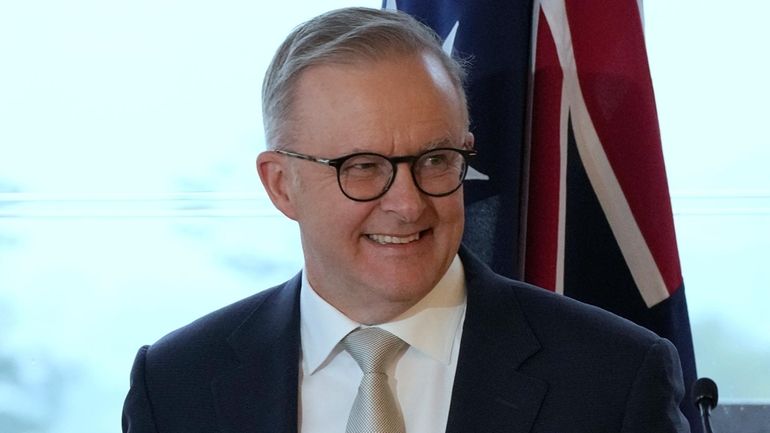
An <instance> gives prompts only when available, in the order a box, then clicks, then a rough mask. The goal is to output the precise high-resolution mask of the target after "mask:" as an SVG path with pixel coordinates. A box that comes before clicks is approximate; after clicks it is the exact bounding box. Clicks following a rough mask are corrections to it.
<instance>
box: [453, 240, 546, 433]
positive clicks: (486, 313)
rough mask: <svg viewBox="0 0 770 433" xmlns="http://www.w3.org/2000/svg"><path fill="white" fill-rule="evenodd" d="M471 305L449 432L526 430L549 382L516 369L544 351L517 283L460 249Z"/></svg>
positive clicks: (464, 330) (463, 341) (534, 416)
mask: <svg viewBox="0 0 770 433" xmlns="http://www.w3.org/2000/svg"><path fill="white" fill-rule="evenodd" d="M461 257H462V260H463V265H464V267H465V273H466V280H467V288H468V306H467V311H466V316H465V323H464V325H463V336H462V343H461V346H460V354H459V359H458V364H457V372H456V374H455V383H454V387H453V391H452V402H451V406H450V410H449V419H448V423H447V430H446V431H447V433H465V432H476V431H482V432H502V431H505V432H511V433H526V432H529V431H530V430H531V428H532V424H533V423H534V420H535V418H536V416H537V412H538V410H539V408H540V404H541V403H542V400H543V398H544V396H545V392H546V389H547V385H546V383H545V382H543V381H541V380H540V379H537V378H533V377H530V376H527V375H525V374H523V373H521V372H519V371H518V369H519V367H520V366H521V364H522V363H523V362H524V361H525V360H527V359H528V358H529V357H531V356H532V355H534V354H535V353H536V352H537V351H538V350H540V344H539V342H538V341H537V338H536V337H535V335H534V334H533V333H532V330H531V329H530V327H529V325H528V324H527V323H526V321H525V320H524V316H523V314H522V311H521V307H520V306H519V304H518V302H517V301H516V297H515V295H514V293H513V290H514V289H513V288H512V287H510V284H509V283H507V281H506V280H502V279H500V278H499V277H498V276H496V275H495V274H493V273H492V271H491V270H489V268H487V267H486V265H484V264H482V263H481V262H479V261H478V259H477V258H475V257H473V256H472V255H471V254H469V253H468V252H467V251H465V250H461Z"/></svg>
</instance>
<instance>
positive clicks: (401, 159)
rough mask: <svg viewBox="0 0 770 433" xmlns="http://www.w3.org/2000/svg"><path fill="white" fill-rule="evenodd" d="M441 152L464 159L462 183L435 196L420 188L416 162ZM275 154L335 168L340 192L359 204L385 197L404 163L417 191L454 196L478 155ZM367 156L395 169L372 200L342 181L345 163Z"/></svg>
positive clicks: (461, 151)
mask: <svg viewBox="0 0 770 433" xmlns="http://www.w3.org/2000/svg"><path fill="white" fill-rule="evenodd" d="M440 150H451V151H454V152H457V153H459V154H460V155H461V156H462V157H463V171H462V173H461V176H460V182H458V183H457V186H456V187H455V188H454V189H452V190H451V191H448V192H445V193H441V194H433V193H430V192H427V191H425V190H424V189H422V187H421V186H420V183H419V182H417V177H416V176H415V174H414V162H415V161H417V160H418V159H420V158H422V157H423V156H425V155H427V154H429V153H431V152H436V151H440ZM273 152H276V153H278V154H281V155H286V156H290V157H292V158H298V159H303V160H305V161H311V162H317V163H319V164H323V165H327V166H329V167H334V169H335V171H336V172H337V186H339V187H340V191H341V192H342V194H344V195H345V197H347V198H349V199H351V200H353V201H358V202H367V201H373V200H377V199H378V198H380V197H382V196H383V195H385V193H387V192H388V190H390V187H391V186H392V185H393V181H394V180H395V179H396V175H397V174H398V164H402V163H408V164H409V173H410V174H411V175H412V181H413V182H414V185H415V186H416V187H417V189H418V190H419V191H420V192H421V193H423V194H425V195H428V196H430V197H446V196H448V195H449V194H452V193H453V192H455V191H457V190H458V189H460V187H461V186H462V184H463V181H464V180H465V176H466V175H467V174H468V161H469V160H470V159H471V158H473V157H474V156H476V155H477V154H478V152H476V150H474V149H458V148H456V147H436V148H433V149H428V150H426V151H424V152H422V153H420V154H417V155H403V156H392V157H387V156H385V155H381V154H379V153H375V152H357V153H351V154H348V155H343V156H340V157H339V158H331V159H330V158H318V157H315V156H311V155H306V154H304V153H298V152H292V151H290V150H281V149H276V150H274V151H273ZM367 155H369V156H377V157H380V158H383V159H385V160H387V161H388V162H390V165H391V166H392V167H393V172H392V173H391V175H390V178H389V179H388V182H387V183H386V184H385V186H383V188H382V191H380V193H379V194H377V195H376V196H374V197H372V198H367V199H360V198H355V197H351V196H350V195H348V193H347V192H345V188H343V187H342V179H340V167H342V165H343V164H344V163H345V161H347V160H349V159H351V158H355V157H358V156H367Z"/></svg>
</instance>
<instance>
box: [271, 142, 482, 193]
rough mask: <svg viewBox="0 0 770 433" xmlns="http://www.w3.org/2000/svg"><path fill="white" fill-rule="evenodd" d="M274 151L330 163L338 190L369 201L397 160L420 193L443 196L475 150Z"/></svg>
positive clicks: (386, 183) (389, 180)
mask: <svg viewBox="0 0 770 433" xmlns="http://www.w3.org/2000/svg"><path fill="white" fill-rule="evenodd" d="M275 152H277V153H280V154H281V155H286V156H291V157H293V158H299V159H304V160H306V161H312V162H317V163H319V164H324V165H328V166H330V167H334V168H335V169H336V170H337V183H338V184H339V186H340V190H342V193H343V194H345V196H346V197H347V198H349V199H351V200H355V201H371V200H376V199H378V198H380V197H382V196H383V195H385V193H386V192H388V190H389V189H390V186H391V185H392V184H393V180H394V179H395V178H396V172H397V170H398V164H401V163H408V164H409V170H410V172H411V173H412V179H413V180H414V184H415V185H416V186H417V189H419V190H420V191H421V192H422V193H423V194H426V195H429V196H431V197H444V196H447V195H449V194H452V193H453V192H455V191H457V189H458V188H460V185H462V183H463V180H464V179H465V174H466V172H467V171H468V159H470V158H471V157H473V156H475V155H476V151H475V150H465V149H455V148H452V147H440V148H436V149H430V150H428V151H425V152H423V153H421V154H419V155H407V156H394V157H391V158H388V157H387V156H384V155H380V154H378V153H370V152H363V153H353V154H350V155H345V156H341V157H339V158H334V159H324V158H316V157H314V156H310V155H304V154H302V153H297V152H290V151H287V150H276V151H275Z"/></svg>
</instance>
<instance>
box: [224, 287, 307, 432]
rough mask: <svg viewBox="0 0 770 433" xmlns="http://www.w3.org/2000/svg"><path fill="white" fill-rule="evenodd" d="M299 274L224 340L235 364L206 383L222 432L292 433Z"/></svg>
mask: <svg viewBox="0 0 770 433" xmlns="http://www.w3.org/2000/svg"><path fill="white" fill-rule="evenodd" d="M299 288H300V277H299V275H298V276H296V277H294V278H293V279H292V280H290V281H288V282H287V283H286V284H284V285H283V286H282V287H280V288H278V289H272V290H271V293H269V294H268V295H267V296H266V297H265V298H264V300H263V302H262V303H261V304H260V305H258V306H257V307H256V308H255V309H254V311H253V312H252V313H251V315H250V316H249V318H248V319H246V320H245V321H244V322H243V323H242V324H241V325H240V326H239V327H238V328H237V329H236V330H235V332H233V333H232V334H231V335H230V338H229V339H228V342H229V343H230V345H231V347H232V348H233V350H234V351H235V354H236V356H237V358H238V360H239V364H238V365H237V366H236V367H234V368H233V369H231V370H229V371H226V372H224V373H223V374H222V375H220V376H218V377H217V379H216V380H215V381H214V382H213V383H212V390H213V392H214V398H215V400H216V404H217V416H218V417H219V422H220V425H221V426H222V430H223V431H225V432H228V433H236V432H237V433H245V432H254V433H257V432H266V431H269V432H275V433H296V432H297V413H298V403H297V402H298V399H297V398H298V393H297V390H298V380H299V379H298V378H299V356H300V336H299Z"/></svg>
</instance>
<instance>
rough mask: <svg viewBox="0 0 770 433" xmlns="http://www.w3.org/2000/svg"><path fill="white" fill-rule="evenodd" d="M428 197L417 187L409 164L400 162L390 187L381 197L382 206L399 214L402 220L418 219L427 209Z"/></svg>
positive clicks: (411, 220)
mask: <svg viewBox="0 0 770 433" xmlns="http://www.w3.org/2000/svg"><path fill="white" fill-rule="evenodd" d="M425 199H426V197H425V196H424V195H423V193H421V192H420V190H419V189H417V185H415V183H414V179H412V173H411V172H410V171H409V164H408V163H402V164H399V167H398V170H396V177H395V178H394V179H393V183H392V184H391V185H390V189H388V192H386V193H385V195H383V196H382V198H380V207H381V208H382V209H383V210H385V211H386V212H390V213H392V214H394V215H396V216H398V218H399V220H401V222H406V223H411V222H415V221H417V220H418V219H419V218H420V216H421V215H422V213H423V212H424V211H425V206H426V202H425Z"/></svg>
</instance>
